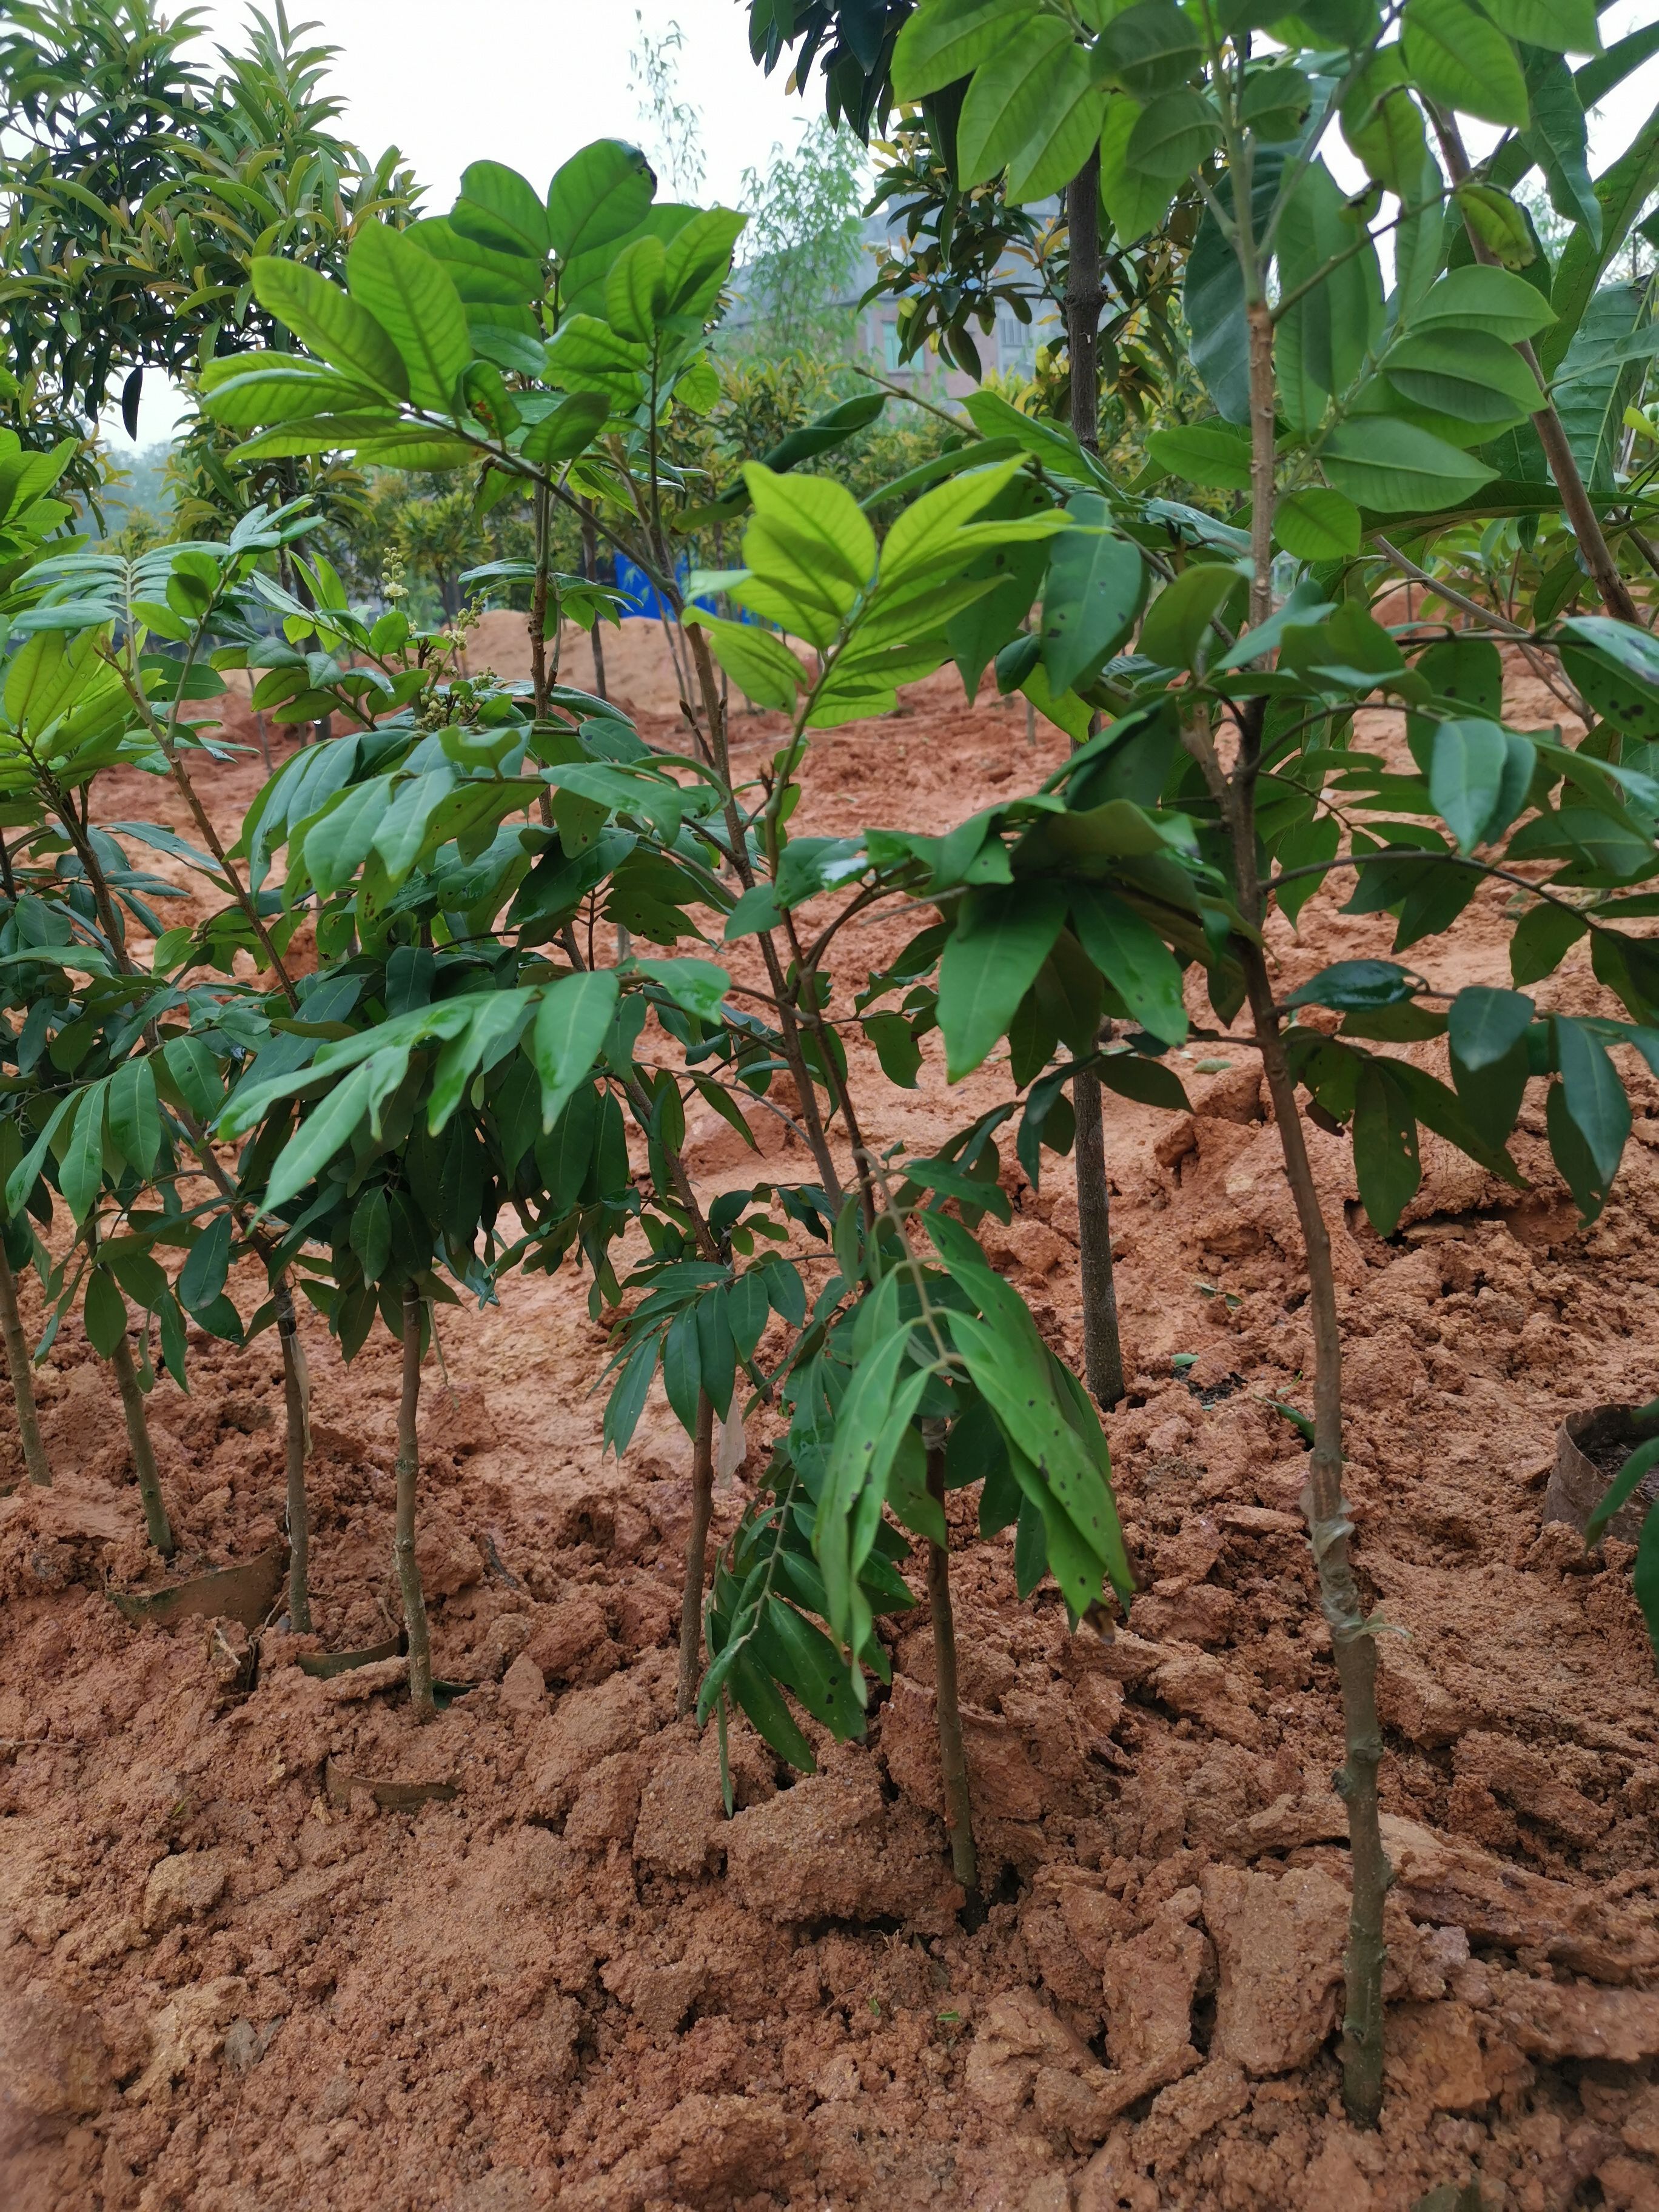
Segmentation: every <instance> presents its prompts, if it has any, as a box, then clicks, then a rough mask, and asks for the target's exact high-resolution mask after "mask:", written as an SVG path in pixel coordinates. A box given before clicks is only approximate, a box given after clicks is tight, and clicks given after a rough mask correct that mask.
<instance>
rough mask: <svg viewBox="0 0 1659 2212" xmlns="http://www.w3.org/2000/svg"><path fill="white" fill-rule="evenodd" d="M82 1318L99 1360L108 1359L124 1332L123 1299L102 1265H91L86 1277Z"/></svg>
mask: <svg viewBox="0 0 1659 2212" xmlns="http://www.w3.org/2000/svg"><path fill="white" fill-rule="evenodd" d="M83 1318H84V1320H85V1322H86V1328H87V1336H88V1340H90V1342H91V1345H92V1348H93V1350H94V1352H96V1353H97V1354H98V1356H99V1358H100V1359H108V1358H112V1356H113V1354H114V1352H115V1348H116V1346H118V1344H119V1343H120V1342H121V1340H122V1339H123V1338H124V1337H125V1334H126V1333H127V1302H126V1300H125V1298H124V1297H122V1296H121V1293H120V1291H118V1289H117V1288H116V1285H115V1279H114V1277H113V1276H112V1275H110V1274H108V1273H106V1272H105V1270H104V1269H103V1268H102V1267H94V1269H93V1271H92V1273H90V1274H89V1275H88V1278H87V1295H86V1304H85V1307H84V1309H83Z"/></svg>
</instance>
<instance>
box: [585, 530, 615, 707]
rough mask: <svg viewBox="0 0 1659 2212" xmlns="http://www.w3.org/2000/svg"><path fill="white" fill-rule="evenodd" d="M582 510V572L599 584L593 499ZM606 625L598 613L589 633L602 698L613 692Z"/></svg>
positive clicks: (594, 669) (594, 678)
mask: <svg viewBox="0 0 1659 2212" xmlns="http://www.w3.org/2000/svg"><path fill="white" fill-rule="evenodd" d="M581 510H582V574H583V575H584V576H586V579H587V580H588V582H589V583H590V584H597V583H598V582H599V533H598V532H597V531H596V530H595V529H594V527H593V507H592V501H588V500H583V501H581ZM604 627H605V625H604V623H602V622H601V621H600V620H599V616H598V614H597V613H596V614H595V615H594V617H593V627H592V630H591V631H590V633H589V635H590V636H591V637H592V641H593V689H594V690H595V691H597V692H598V694H599V697H600V698H601V699H608V698H609V697H610V696H611V694H610V692H609V691H607V690H606V689H605V640H604V638H603V637H602V636H601V635H600V632H601V630H602V629H604Z"/></svg>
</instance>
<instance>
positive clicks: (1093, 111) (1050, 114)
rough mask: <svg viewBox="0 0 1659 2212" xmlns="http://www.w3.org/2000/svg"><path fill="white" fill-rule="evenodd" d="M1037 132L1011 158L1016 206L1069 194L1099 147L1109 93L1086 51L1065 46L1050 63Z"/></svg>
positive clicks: (1009, 187) (1011, 196)
mask: <svg viewBox="0 0 1659 2212" xmlns="http://www.w3.org/2000/svg"><path fill="white" fill-rule="evenodd" d="M1043 77H1044V82H1043V86H1042V94H1041V98H1040V100H1039V102H1038V106H1037V120H1036V128H1035V129H1034V130H1033V131H1031V133H1030V136H1029V137H1027V138H1026V139H1025V140H1024V143H1023V144H1022V145H1021V146H1020V148H1019V150H1018V153H1016V154H1015V155H1012V156H1011V158H1010V160H1009V163H1008V179H1007V184H1006V193H1007V197H1008V199H1009V201H1010V202H1011V203H1015V204H1017V203H1018V202H1021V201H1027V202H1029V201H1031V200H1044V199H1047V198H1048V197H1050V195H1051V194H1053V193H1056V192H1060V191H1064V190H1065V189H1066V186H1067V185H1069V184H1070V183H1071V181H1072V179H1073V178H1074V177H1075V176H1076V174H1077V173H1078V171H1079V169H1080V168H1081V167H1083V165H1084V163H1085V161H1087V160H1088V158H1089V156H1090V155H1091V153H1092V152H1093V151H1094V149H1095V148H1096V147H1097V145H1098V144H1099V143H1100V126H1101V122H1102V119H1103V116H1104V113H1105V106H1106V97H1107V95H1106V92H1105V88H1104V87H1103V86H1102V85H1101V84H1099V83H1098V82H1097V81H1096V78H1095V76H1094V74H1093V72H1092V71H1091V69H1090V67H1089V57H1088V53H1087V52H1086V50H1085V48H1084V47H1082V46H1078V45H1076V44H1073V45H1071V46H1061V47H1060V49H1059V50H1058V52H1056V53H1054V55H1053V56H1052V57H1051V58H1050V59H1049V60H1048V63H1047V64H1046V66H1045V69H1044V71H1043Z"/></svg>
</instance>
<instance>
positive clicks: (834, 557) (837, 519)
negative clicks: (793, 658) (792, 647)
mask: <svg viewBox="0 0 1659 2212" xmlns="http://www.w3.org/2000/svg"><path fill="white" fill-rule="evenodd" d="M743 474H744V482H745V483H747V484H748V486H749V495H750V498H751V499H752V500H753V501H754V503H755V519H754V520H753V521H752V522H751V523H750V525H749V527H748V529H747V530H746V531H745V532H744V538H743V557H744V561H745V562H746V563H747V564H748V566H749V567H750V568H751V569H752V570H753V571H754V573H755V574H756V576H757V577H758V578H760V579H761V580H763V581H766V582H769V583H772V584H775V585H776V586H780V587H781V589H782V590H784V591H785V592H787V593H789V594H790V595H791V597H792V599H795V600H797V601H799V603H800V604H801V605H803V606H804V607H805V608H806V609H807V610H809V611H811V613H812V614H813V615H814V616H815V617H817V619H818V635H813V634H812V633H811V632H810V631H809V632H805V635H806V636H807V638H808V641H809V642H810V643H812V644H823V645H827V644H829V642H830V641H831V640H832V639H833V638H834V636H835V635H836V630H837V629H839V627H840V625H841V623H842V620H843V619H844V618H845V617H846V616H847V615H848V614H849V613H850V612H851V611H852V607H853V603H854V600H855V599H856V598H857V597H858V594H859V593H860V592H861V591H862V590H863V589H864V587H865V586H866V584H867V583H868V581H869V580H870V577H871V574H872V571H873V569H874V568H875V565H876V539H875V532H873V531H872V529H871V527H870V525H869V522H868V521H867V520H866V518H865V516H864V515H863V514H861V513H860V511H859V507H858V502H857V501H855V500H854V497H853V495H852V494H851V493H850V492H849V491H848V490H847V489H846V488H845V486H844V485H842V484H839V483H836V482H835V480H834V479H833V478H832V477H806V476H800V475H797V474H794V473H791V474H789V475H787V476H775V475H774V474H773V472H772V471H771V470H770V469H768V468H764V467H763V466H762V465H761V464H760V463H759V462H758V461H751V462H750V463H749V465H747V466H746V467H745V469H744V472H743Z"/></svg>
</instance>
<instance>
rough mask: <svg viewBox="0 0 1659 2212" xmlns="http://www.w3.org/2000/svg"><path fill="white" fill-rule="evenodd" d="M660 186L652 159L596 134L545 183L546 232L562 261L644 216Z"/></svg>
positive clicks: (631, 226) (620, 232) (619, 141)
mask: <svg viewBox="0 0 1659 2212" xmlns="http://www.w3.org/2000/svg"><path fill="white" fill-rule="evenodd" d="M655 191H656V179H655V178H654V177H653V175H652V173H651V164H650V163H649V162H648V161H647V160H646V158H645V156H644V155H643V154H641V151H640V149H639V148H638V147H637V146H630V145H629V144H627V143H626V142H625V141H624V140H623V139H621V138H596V139H595V140H594V141H593V142H592V144H591V145H588V146H584V147H583V148H582V149H581V151H580V153H577V154H573V155H571V157H570V159H569V160H568V161H567V162H566V163H565V164H564V166H563V167H562V168H561V169H560V170H559V171H558V172H557V173H556V175H555V177H554V179H553V181H552V183H551V184H550V185H549V186H548V188H547V231H548V236H549V239H550V241H551V243H552V246H553V250H554V252H556V254H557V255H558V257H559V258H560V260H561V261H566V262H568V261H569V260H570V259H571V258H573V256H574V255H576V254H578V253H588V252H592V251H593V250H594V249H595V248H596V247H598V246H609V245H610V244H611V242H612V241H613V240H616V239H618V238H622V237H624V236H625V235H626V234H628V233H629V231H631V230H634V229H635V228H637V227H638V225H639V224H640V223H641V222H642V221H643V219H644V217H645V215H646V212H647V210H648V209H649V207H650V205H651V201H652V197H653V194H654V192H655Z"/></svg>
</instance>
